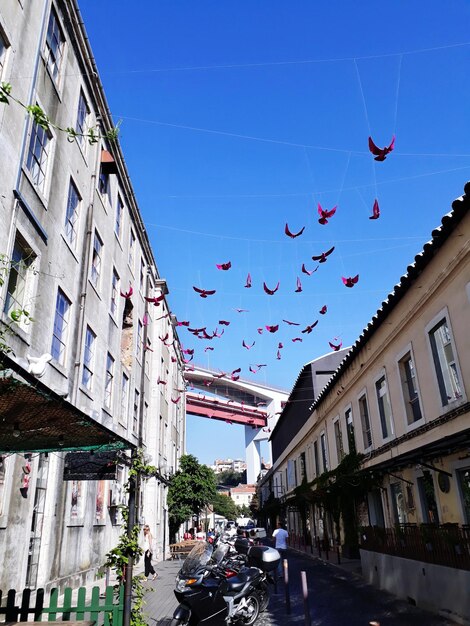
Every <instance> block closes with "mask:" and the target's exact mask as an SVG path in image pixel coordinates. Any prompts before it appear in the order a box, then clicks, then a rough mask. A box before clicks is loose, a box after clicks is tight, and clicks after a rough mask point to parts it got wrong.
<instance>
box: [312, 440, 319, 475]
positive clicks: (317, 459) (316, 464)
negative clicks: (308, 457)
mask: <svg viewBox="0 0 470 626" xmlns="http://www.w3.org/2000/svg"><path fill="white" fill-rule="evenodd" d="M313 459H314V462H315V476H319V475H320V461H319V458H318V441H314V442H313Z"/></svg>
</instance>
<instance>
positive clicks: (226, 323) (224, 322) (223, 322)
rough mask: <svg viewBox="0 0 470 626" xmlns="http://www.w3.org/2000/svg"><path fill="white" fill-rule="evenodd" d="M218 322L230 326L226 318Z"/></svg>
mask: <svg viewBox="0 0 470 626" xmlns="http://www.w3.org/2000/svg"><path fill="white" fill-rule="evenodd" d="M219 324H220V325H221V326H230V322H227V320H219Z"/></svg>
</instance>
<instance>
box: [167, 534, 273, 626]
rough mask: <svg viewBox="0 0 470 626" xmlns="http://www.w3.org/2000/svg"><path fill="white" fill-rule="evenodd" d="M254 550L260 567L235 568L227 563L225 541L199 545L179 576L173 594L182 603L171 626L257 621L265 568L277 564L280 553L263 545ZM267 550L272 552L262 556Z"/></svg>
mask: <svg viewBox="0 0 470 626" xmlns="http://www.w3.org/2000/svg"><path fill="white" fill-rule="evenodd" d="M251 550H255V553H254V554H253V555H252V561H253V562H255V563H256V565H257V566H256V567H255V566H251V567H241V568H240V569H239V570H235V569H231V568H230V567H228V566H227V564H226V563H224V559H225V557H226V554H227V551H228V546H227V545H226V544H225V545H224V544H221V545H218V546H217V548H216V550H214V548H213V546H212V545H211V544H210V543H208V542H200V543H199V544H196V545H195V546H194V548H193V549H192V550H191V552H190V553H189V555H188V556H187V557H186V560H185V562H184V564H183V567H182V568H181V570H180V571H179V573H178V575H177V577H176V588H175V590H174V593H175V596H176V598H177V600H178V601H179V603H180V604H179V606H178V607H177V609H176V610H175V612H174V614H173V620H172V622H171V624H170V626H186V625H188V626H196V624H200V623H204V625H205V626H220V625H221V624H223V623H226V624H241V625H242V626H251V625H252V624H254V623H255V621H256V620H257V618H258V615H259V613H260V606H261V603H262V598H263V596H262V594H261V593H260V589H261V585H262V583H263V580H264V569H266V570H272V569H274V568H276V567H277V565H278V564H279V553H278V552H277V550H273V549H272V548H265V547H264V546H254V547H253V548H251ZM266 551H269V552H270V553H271V554H269V555H266V557H265V558H263V553H264V552H266ZM259 566H261V567H259ZM268 599H269V597H268Z"/></svg>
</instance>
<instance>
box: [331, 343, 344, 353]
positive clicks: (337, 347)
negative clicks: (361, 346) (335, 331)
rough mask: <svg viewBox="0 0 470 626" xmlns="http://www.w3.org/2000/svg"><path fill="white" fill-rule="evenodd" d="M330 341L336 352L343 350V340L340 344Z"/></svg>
mask: <svg viewBox="0 0 470 626" xmlns="http://www.w3.org/2000/svg"><path fill="white" fill-rule="evenodd" d="M328 343H329V345H330V348H331V349H332V350H334V351H335V352H338V350H341V346H342V345H343V342H342V341H340V342H339V343H338V344H334V343H331V341H329V342H328Z"/></svg>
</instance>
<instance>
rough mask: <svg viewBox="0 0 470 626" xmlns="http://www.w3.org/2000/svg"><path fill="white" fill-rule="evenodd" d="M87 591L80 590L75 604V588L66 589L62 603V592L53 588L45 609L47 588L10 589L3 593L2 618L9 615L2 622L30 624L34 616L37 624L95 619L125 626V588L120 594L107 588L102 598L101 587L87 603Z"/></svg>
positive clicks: (111, 625)
mask: <svg viewBox="0 0 470 626" xmlns="http://www.w3.org/2000/svg"><path fill="white" fill-rule="evenodd" d="M86 592H87V590H86V588H85V587H80V588H79V589H78V591H77V599H76V602H75V603H73V602H72V595H73V594H72V589H71V588H70V587H66V588H65V589H64V594H63V597H62V599H61V600H62V601H61V602H59V600H60V598H59V590H58V589H51V591H50V593H49V602H48V606H45V604H46V594H45V592H44V589H36V590H31V589H24V590H23V592H22V593H21V592H18V593H17V592H16V590H15V589H10V590H9V591H8V592H7V593H6V594H5V595H3V594H2V591H0V616H2V615H4V616H5V618H4V620H2V621H5V622H27V621H30V616H31V617H32V618H33V619H34V621H44V622H55V621H66V622H68V621H76V620H92V621H94V622H95V623H96V624H97V626H122V614H123V607H124V587H123V585H121V586H120V587H119V594H118V595H116V593H115V588H114V587H106V589H105V593H104V597H100V589H99V587H93V589H92V591H91V598H90V599H89V600H87V598H86ZM17 596H18V602H17ZM72 615H74V617H73V618H72ZM58 616H60V617H58Z"/></svg>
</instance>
